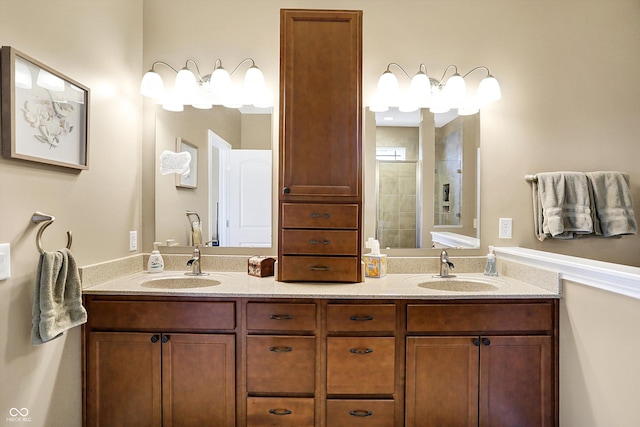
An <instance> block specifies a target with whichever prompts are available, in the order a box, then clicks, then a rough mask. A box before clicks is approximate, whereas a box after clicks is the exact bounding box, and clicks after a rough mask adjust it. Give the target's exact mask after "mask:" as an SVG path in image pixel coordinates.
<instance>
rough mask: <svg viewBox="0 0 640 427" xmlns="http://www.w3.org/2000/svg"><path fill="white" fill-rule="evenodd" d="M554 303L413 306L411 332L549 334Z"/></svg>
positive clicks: (410, 309)
mask: <svg viewBox="0 0 640 427" xmlns="http://www.w3.org/2000/svg"><path fill="white" fill-rule="evenodd" d="M553 316H554V309H553V305H552V304H551V303H505V304H409V305H407V331H408V332H445V333H451V332H472V333H486V332H494V331H495V332H504V331H508V332H549V331H552V330H553Z"/></svg>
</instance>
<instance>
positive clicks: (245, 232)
mask: <svg viewBox="0 0 640 427" xmlns="http://www.w3.org/2000/svg"><path fill="white" fill-rule="evenodd" d="M229 169H230V177H229V182H230V195H231V197H230V198H229V202H230V203H229V219H228V224H227V227H228V231H229V246H232V247H271V150H231V159H230V168H229Z"/></svg>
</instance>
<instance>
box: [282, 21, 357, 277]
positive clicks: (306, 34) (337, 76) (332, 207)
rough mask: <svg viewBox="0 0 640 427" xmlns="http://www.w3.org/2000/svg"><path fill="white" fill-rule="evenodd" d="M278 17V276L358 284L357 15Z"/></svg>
mask: <svg viewBox="0 0 640 427" xmlns="http://www.w3.org/2000/svg"><path fill="white" fill-rule="evenodd" d="M280 17H281V22H280V29H281V40H280V43H281V44H280V58H281V59H280V61H281V63H280V91H281V94H280V177H279V211H280V215H279V224H278V225H279V245H278V277H279V280H282V281H327V282H358V281H361V279H362V276H361V267H360V258H361V255H362V249H361V247H362V245H361V242H362V236H361V224H362V161H361V157H362V154H361V153H362V148H361V145H362V129H361V122H362V113H361V111H362V93H361V92H362V11H334V10H282V11H281V16H280Z"/></svg>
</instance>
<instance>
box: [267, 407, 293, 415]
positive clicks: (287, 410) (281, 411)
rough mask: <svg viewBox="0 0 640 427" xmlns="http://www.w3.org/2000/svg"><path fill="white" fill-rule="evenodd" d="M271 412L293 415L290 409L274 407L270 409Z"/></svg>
mask: <svg viewBox="0 0 640 427" xmlns="http://www.w3.org/2000/svg"><path fill="white" fill-rule="evenodd" d="M269 413H270V414H273V415H291V414H292V412H291V411H290V410H289V409H284V408H273V409H269Z"/></svg>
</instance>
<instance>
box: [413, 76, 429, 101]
mask: <svg viewBox="0 0 640 427" xmlns="http://www.w3.org/2000/svg"><path fill="white" fill-rule="evenodd" d="M409 97H410V98H412V99H413V102H414V103H417V104H418V107H421V108H427V107H429V103H430V102H431V81H430V80H429V76H427V75H426V74H425V73H423V72H419V73H417V74H416V75H415V76H413V78H412V79H411V84H410V85H409Z"/></svg>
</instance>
